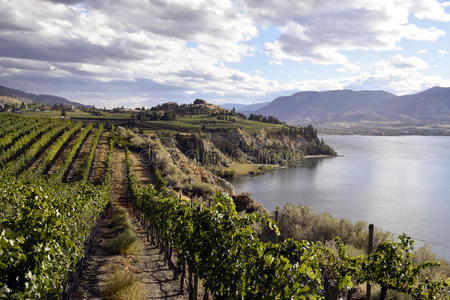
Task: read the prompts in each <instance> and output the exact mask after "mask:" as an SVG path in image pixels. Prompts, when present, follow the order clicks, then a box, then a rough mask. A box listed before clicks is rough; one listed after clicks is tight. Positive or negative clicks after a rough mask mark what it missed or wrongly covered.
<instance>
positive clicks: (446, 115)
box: [254, 87, 450, 133]
mask: <svg viewBox="0 0 450 300" xmlns="http://www.w3.org/2000/svg"><path fill="white" fill-rule="evenodd" d="M254 113H256V114H262V115H271V116H274V117H277V118H278V119H280V120H282V121H285V122H287V123H290V124H297V125H307V124H312V125H314V126H317V127H319V128H322V129H330V128H333V129H336V128H337V129H359V131H361V130H362V131H364V130H365V129H367V128H388V129H399V130H405V131H408V130H407V129H408V128H411V127H415V128H417V127H418V126H420V127H421V128H423V129H424V130H428V128H431V127H430V126H434V125H436V124H440V125H442V126H441V127H439V128H435V129H436V130H437V131H439V130H441V129H442V128H444V130H446V131H447V133H450V126H449V125H450V88H442V87H434V88H431V89H428V90H426V91H423V92H420V93H417V94H412V95H404V96H396V95H394V94H391V93H388V92H384V91H352V90H336V91H325V92H299V93H295V94H293V95H291V96H285V97H279V98H276V99H275V100H273V101H272V102H271V103H270V104H268V105H266V106H264V107H262V108H260V109H258V110H256V111H255V112H254ZM434 127H436V126H434ZM356 131H357V132H358V130H356Z"/></svg>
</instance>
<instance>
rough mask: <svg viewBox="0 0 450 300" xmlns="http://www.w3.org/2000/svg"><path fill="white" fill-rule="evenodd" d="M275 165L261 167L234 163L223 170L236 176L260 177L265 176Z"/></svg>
mask: <svg viewBox="0 0 450 300" xmlns="http://www.w3.org/2000/svg"><path fill="white" fill-rule="evenodd" d="M275 167H276V166H275V165H259V164H250V163H240V162H232V163H231V164H230V167H228V168H223V169H224V170H226V171H230V172H233V173H234V174H235V175H236V176H240V175H260V174H264V173H266V172H268V171H270V170H272V169H274V168H275Z"/></svg>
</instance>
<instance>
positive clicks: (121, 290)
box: [103, 268, 144, 300]
mask: <svg viewBox="0 0 450 300" xmlns="http://www.w3.org/2000/svg"><path fill="white" fill-rule="evenodd" d="M103 294H104V296H105V297H106V298H108V299H113V300H134V299H136V300H140V299H144V291H143V287H142V284H141V283H139V282H138V280H137V279H136V277H135V276H134V274H133V273H132V272H131V271H130V270H129V269H127V268H124V269H119V270H117V271H115V272H114V273H113V274H112V275H111V276H110V277H109V278H108V281H107V283H106V285H105V287H104V288H103Z"/></svg>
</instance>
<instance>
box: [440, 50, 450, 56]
mask: <svg viewBox="0 0 450 300" xmlns="http://www.w3.org/2000/svg"><path fill="white" fill-rule="evenodd" d="M438 53H439V56H445V55H447V54H449V53H450V52H449V51H447V50H443V49H439V50H438Z"/></svg>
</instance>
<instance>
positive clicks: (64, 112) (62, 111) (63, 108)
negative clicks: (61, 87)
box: [61, 105, 66, 117]
mask: <svg viewBox="0 0 450 300" xmlns="http://www.w3.org/2000/svg"><path fill="white" fill-rule="evenodd" d="M65 116H66V107H65V106H64V105H61V117H65Z"/></svg>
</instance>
